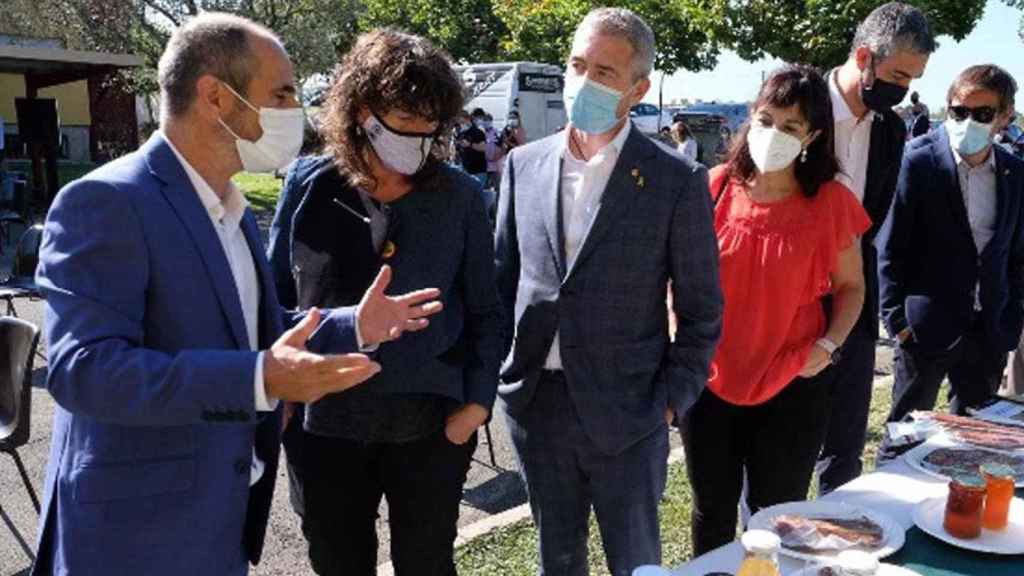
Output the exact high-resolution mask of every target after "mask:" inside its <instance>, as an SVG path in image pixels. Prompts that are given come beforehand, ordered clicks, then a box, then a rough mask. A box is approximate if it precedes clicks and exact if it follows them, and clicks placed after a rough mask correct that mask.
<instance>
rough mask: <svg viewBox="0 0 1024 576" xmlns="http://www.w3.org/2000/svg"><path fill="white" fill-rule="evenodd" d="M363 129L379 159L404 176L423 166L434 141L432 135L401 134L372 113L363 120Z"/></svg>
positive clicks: (410, 174)
mask: <svg viewBox="0 0 1024 576" xmlns="http://www.w3.org/2000/svg"><path fill="white" fill-rule="evenodd" d="M363 130H365V131H366V137H367V138H369V139H370V144H372V145H373V150H374V151H375V152H376V153H377V157H378V158H380V161H381V162H383V163H384V165H385V166H387V167H388V168H390V169H392V170H394V171H395V172H398V173H399V174H404V175H406V176H412V175H413V174H415V173H417V172H419V171H420V168H423V164H424V163H426V161H427V157H428V156H429V155H430V146H431V144H432V143H433V142H434V137H433V136H424V135H422V134H419V135H413V134H403V133H401V132H397V131H395V130H392V129H390V128H388V127H387V126H385V125H384V123H383V122H381V121H380V119H379V118H377V116H376V115H375V114H373V113H371V114H370V116H369V117H368V118H367V119H366V121H365V122H363Z"/></svg>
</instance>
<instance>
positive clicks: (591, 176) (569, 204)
mask: <svg viewBox="0 0 1024 576" xmlns="http://www.w3.org/2000/svg"><path fill="white" fill-rule="evenodd" d="M631 126H632V122H629V121H627V122H626V123H625V125H623V127H622V128H621V129H620V130H619V133H618V134H616V135H615V138H613V139H612V141H611V142H609V143H608V144H606V145H605V146H604V147H603V148H601V149H600V150H598V151H597V153H596V154H594V156H593V157H592V158H591V159H590V160H589V161H583V160H581V159H579V158H576V156H574V155H573V153H572V151H571V150H570V149H569V138H571V137H572V136H571V134H572V132H571V130H566V131H565V133H566V140H565V147H564V148H563V149H562V235H563V236H564V237H565V263H566V264H565V267H566V270H567V271H571V270H572V267H573V264H575V263H576V255H577V254H578V253H579V250H580V248H581V247H582V246H583V242H584V241H585V240H586V239H587V234H588V233H589V232H590V225H591V224H592V223H593V222H594V217H595V216H596V215H597V212H598V210H599V209H600V208H601V197H602V196H603V195H604V189H605V188H606V187H607V186H608V180H609V178H611V176H612V171H613V170H614V169H615V163H616V162H618V160H619V153H620V152H622V147H623V145H625V143H626V138H628V137H629V131H630V127H631ZM544 369H545V370H561V369H562V355H561V352H560V350H559V342H558V333H555V340H554V342H553V343H552V344H551V350H550V351H548V357H547V361H545V363H544Z"/></svg>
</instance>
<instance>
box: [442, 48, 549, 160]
mask: <svg viewBox="0 0 1024 576" xmlns="http://www.w3.org/2000/svg"><path fill="white" fill-rule="evenodd" d="M455 71H456V72H457V73H458V74H459V75H461V76H462V80H463V83H464V84H465V86H466V105H465V109H466V110H467V111H469V112H472V111H473V110H474V109H475V108H483V109H484V110H485V111H486V112H488V113H489V114H490V115H491V116H493V117H494V128H495V129H497V130H499V131H500V130H501V129H503V128H504V127H505V123H506V122H507V121H508V113H509V112H510V111H511V110H518V111H519V118H520V124H521V125H522V127H523V129H524V130H525V131H526V139H527V141H533V140H538V139H540V138H543V137H545V136H548V135H550V134H554V133H555V132H558V131H559V130H561V129H562V128H564V127H565V125H566V123H567V120H566V115H565V104H564V103H563V102H562V87H563V86H564V85H565V79H564V72H563V70H562V69H561V68H559V67H558V66H552V65H550V64H538V63H536V62H503V63H496V64H471V65H466V66H456V67H455Z"/></svg>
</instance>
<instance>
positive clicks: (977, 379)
mask: <svg viewBox="0 0 1024 576" xmlns="http://www.w3.org/2000/svg"><path fill="white" fill-rule="evenodd" d="M1006 360H1007V353H1006V351H1005V350H1003V349H1002V348H1000V347H998V346H995V345H994V344H991V343H990V342H989V339H988V338H987V337H986V336H985V332H984V330H983V329H982V327H981V326H980V325H976V326H975V327H974V328H973V329H972V330H971V331H969V332H967V333H966V334H964V336H963V338H961V339H960V342H959V343H957V345H956V346H954V347H953V348H952V349H951V350H948V351H945V352H930V351H925V350H921V349H920V347H919V345H918V344H917V343H916V342H909V343H907V344H901V345H900V347H899V348H898V349H897V350H896V358H895V364H896V366H895V368H896V374H895V381H894V383H893V390H892V400H893V402H892V410H891V411H890V412H889V418H888V420H889V422H899V421H900V420H902V419H903V418H904V417H905V416H906V415H907V414H910V413H911V412H912V411H914V410H931V409H933V408H934V407H935V400H936V399H937V398H938V396H939V386H940V385H941V384H942V380H943V379H944V378H946V377H947V376H948V377H949V383H950V386H951V391H950V406H949V410H950V412H952V413H954V414H960V415H964V414H966V413H967V408H975V407H979V406H981V405H982V404H984V403H985V402H986V401H987V400H988V399H989V398H990V397H991V396H992V394H995V392H996V391H997V390H999V385H1000V384H1001V383H1002V380H1003V370H1004V369H1005V368H1006Z"/></svg>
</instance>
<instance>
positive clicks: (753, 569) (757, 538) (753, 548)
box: [736, 530, 782, 576]
mask: <svg viewBox="0 0 1024 576" xmlns="http://www.w3.org/2000/svg"><path fill="white" fill-rule="evenodd" d="M740 543H741V544H743V550H744V556H743V563H742V564H740V569H739V570H738V571H737V572H736V576H780V573H779V548H780V547H782V541H781V540H780V539H779V537H778V535H776V534H775V533H774V532H770V531H768V530H748V531H747V532H745V533H744V534H743V537H742V538H740Z"/></svg>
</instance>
